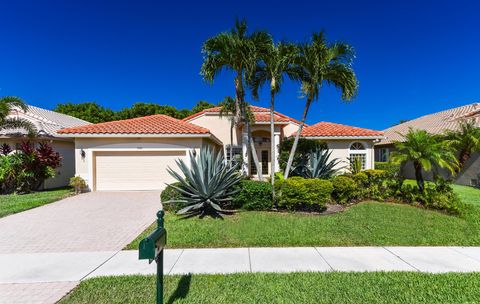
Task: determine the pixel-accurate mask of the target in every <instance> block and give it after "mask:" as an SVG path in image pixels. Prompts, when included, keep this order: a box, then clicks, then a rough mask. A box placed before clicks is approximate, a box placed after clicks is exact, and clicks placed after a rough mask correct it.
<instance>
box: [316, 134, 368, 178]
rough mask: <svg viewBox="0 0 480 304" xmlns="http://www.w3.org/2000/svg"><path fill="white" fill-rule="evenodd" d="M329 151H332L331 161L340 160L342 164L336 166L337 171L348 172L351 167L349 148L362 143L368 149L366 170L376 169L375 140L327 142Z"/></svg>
mask: <svg viewBox="0 0 480 304" xmlns="http://www.w3.org/2000/svg"><path fill="white" fill-rule="evenodd" d="M325 142H326V143H327V145H328V149H330V151H332V154H331V156H330V157H331V159H334V158H338V159H340V163H339V164H338V165H337V166H336V169H339V170H341V171H346V170H347V169H348V168H349V166H350V162H349V154H350V151H349V148H350V145H351V144H352V143H354V142H361V143H362V144H363V145H364V146H365V148H366V154H367V155H366V160H367V162H366V169H374V151H373V140H354V139H352V140H327V141H325Z"/></svg>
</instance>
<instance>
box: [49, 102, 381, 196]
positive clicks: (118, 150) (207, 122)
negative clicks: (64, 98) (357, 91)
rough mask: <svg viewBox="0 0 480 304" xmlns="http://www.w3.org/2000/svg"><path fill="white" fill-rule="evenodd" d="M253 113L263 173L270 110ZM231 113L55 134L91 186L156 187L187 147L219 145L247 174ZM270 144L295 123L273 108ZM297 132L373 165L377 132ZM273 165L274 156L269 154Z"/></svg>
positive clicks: (325, 128)
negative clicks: (69, 145) (71, 146)
mask: <svg viewBox="0 0 480 304" xmlns="http://www.w3.org/2000/svg"><path fill="white" fill-rule="evenodd" d="M251 111H252V113H253V115H254V117H255V122H254V123H253V124H252V135H253V139H254V143H255V147H256V151H257V156H258V159H259V161H260V163H261V166H262V172H263V174H264V175H268V174H269V170H270V163H271V161H272V160H271V159H270V158H271V156H270V125H269V123H270V114H269V110H268V109H266V108H261V107H255V106H252V107H251ZM230 119H231V117H228V116H223V117H222V116H221V115H220V107H215V108H211V109H206V110H203V111H201V112H199V113H196V114H194V115H192V116H190V117H187V118H185V119H183V120H178V119H175V118H172V117H169V116H165V115H152V116H147V117H141V118H134V119H127V120H121V121H113V122H107V123H100V124H95V125H89V126H83V127H77V128H68V129H63V130H61V131H59V132H58V133H59V134H60V135H61V136H65V137H72V138H75V148H76V174H78V175H80V176H82V177H83V178H84V179H85V180H86V181H87V184H88V185H89V188H90V189H91V190H93V191H100V190H158V189H163V188H164V187H165V183H171V182H173V181H174V179H173V178H172V177H171V176H170V175H169V173H168V172H167V167H171V168H174V169H175V168H176V164H175V160H176V159H178V158H183V159H186V160H188V157H189V154H188V152H189V151H194V152H198V151H199V149H200V148H201V147H202V146H204V145H211V146H216V147H218V148H222V149H223V150H224V152H225V155H226V157H227V159H228V157H229V155H230V153H229V151H230V149H232V151H233V154H234V155H236V156H237V157H241V158H242V159H243V163H244V164H245V165H246V169H247V171H248V174H250V175H255V174H256V172H255V170H256V168H255V166H254V165H253V162H252V161H251V156H250V155H247V146H246V139H247V134H246V133H245V132H244V129H243V128H241V127H238V128H237V127H236V128H235V129H234V132H233V143H232V144H231V143H230V126H231V120H230ZM274 121H275V134H274V140H275V144H277V145H278V144H279V143H280V142H281V141H282V140H283V139H284V138H286V137H289V136H293V135H294V134H295V132H296V131H297V130H298V126H299V122H298V121H297V120H295V119H293V118H290V117H288V116H286V115H283V114H281V113H278V112H276V113H275V117H274ZM302 134H303V136H304V137H306V138H311V139H321V140H323V141H326V142H327V144H328V146H329V148H331V149H332V150H333V153H332V156H333V157H338V158H340V159H341V160H342V161H343V164H341V165H339V166H342V167H344V166H345V163H347V162H348V158H349V157H360V158H361V159H362V163H363V164H364V168H365V169H370V168H373V166H374V162H373V143H374V141H375V140H379V139H380V138H382V137H383V135H382V132H379V131H373V130H368V129H361V128H356V127H349V126H345V125H339V124H333V123H323V122H322V123H318V124H316V125H313V126H306V127H305V128H304V130H303V133H302ZM273 161H274V163H275V164H276V166H275V168H276V171H278V170H279V166H278V149H277V157H275V158H274V159H273Z"/></svg>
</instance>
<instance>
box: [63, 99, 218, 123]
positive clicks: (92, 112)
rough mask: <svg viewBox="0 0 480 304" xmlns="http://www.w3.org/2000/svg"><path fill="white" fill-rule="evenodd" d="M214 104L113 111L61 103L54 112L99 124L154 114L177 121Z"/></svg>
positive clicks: (151, 105)
mask: <svg viewBox="0 0 480 304" xmlns="http://www.w3.org/2000/svg"><path fill="white" fill-rule="evenodd" d="M213 107H215V105H214V104H211V103H208V102H206V101H199V102H198V103H197V104H196V105H195V106H194V107H193V108H192V110H188V109H177V108H175V107H173V106H168V105H160V104H157V103H148V102H137V103H134V104H133V105H132V106H131V107H130V108H125V109H122V110H120V111H113V110H111V109H108V108H105V107H102V106H100V105H99V104H97V103H96V102H84V103H78V104H74V103H70V102H67V103H63V104H58V105H57V107H56V108H55V109H54V111H56V112H59V113H63V114H67V115H70V116H73V117H77V118H80V119H83V120H85V121H88V122H91V123H100V122H107V121H113V120H121V119H130V118H137V117H143V116H148V115H155V114H164V115H168V116H171V117H175V118H178V119H182V118H185V117H187V116H190V115H192V114H195V113H198V112H200V111H202V110H204V109H208V108H213Z"/></svg>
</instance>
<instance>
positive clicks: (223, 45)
mask: <svg viewBox="0 0 480 304" xmlns="http://www.w3.org/2000/svg"><path fill="white" fill-rule="evenodd" d="M271 40H272V39H271V37H270V35H269V34H268V33H266V32H263V31H256V32H253V33H252V34H250V35H248V34H247V23H246V22H245V21H238V20H237V21H236V23H235V27H234V28H233V29H232V30H231V31H229V32H223V33H220V34H218V35H216V36H214V37H212V38H209V39H207V41H205V43H204V45H203V47H202V53H203V54H204V61H203V64H202V67H201V75H202V76H203V78H204V79H205V80H207V81H210V82H213V80H214V79H215V77H217V76H218V75H219V74H220V72H221V71H222V70H231V71H234V73H235V80H234V82H235V109H236V113H235V115H234V117H235V124H238V125H240V124H245V126H246V129H247V134H248V137H249V140H248V141H249V148H250V152H251V155H252V156H253V159H254V161H255V165H256V167H257V172H258V173H259V178H260V179H262V176H261V167H260V164H259V163H258V158H257V155H256V152H255V147H254V144H253V140H252V136H251V130H250V123H249V120H248V119H247V110H246V109H247V107H248V105H247V104H246V103H245V89H244V81H250V79H251V78H252V77H253V75H254V72H255V68H256V66H257V64H258V62H259V60H260V57H261V54H263V53H264V52H265V50H266V48H267V47H268V45H269V44H271Z"/></svg>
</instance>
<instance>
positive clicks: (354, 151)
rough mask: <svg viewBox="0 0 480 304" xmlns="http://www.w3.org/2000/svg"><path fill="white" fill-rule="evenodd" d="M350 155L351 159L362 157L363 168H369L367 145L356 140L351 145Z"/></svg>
mask: <svg viewBox="0 0 480 304" xmlns="http://www.w3.org/2000/svg"><path fill="white" fill-rule="evenodd" d="M348 154H349V155H348V157H349V158H350V161H353V160H354V159H360V161H361V162H362V170H365V169H366V168H367V149H366V148H365V146H364V145H363V144H362V143H360V142H354V143H352V144H351V145H350V149H349V153H348Z"/></svg>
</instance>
